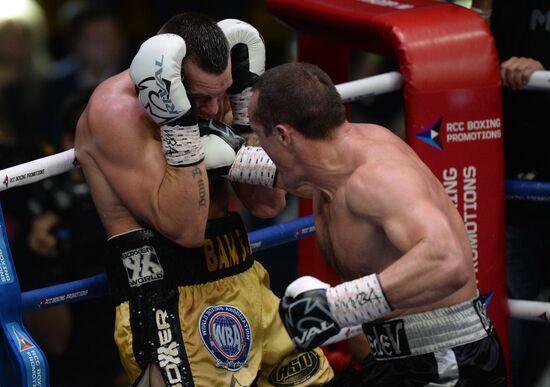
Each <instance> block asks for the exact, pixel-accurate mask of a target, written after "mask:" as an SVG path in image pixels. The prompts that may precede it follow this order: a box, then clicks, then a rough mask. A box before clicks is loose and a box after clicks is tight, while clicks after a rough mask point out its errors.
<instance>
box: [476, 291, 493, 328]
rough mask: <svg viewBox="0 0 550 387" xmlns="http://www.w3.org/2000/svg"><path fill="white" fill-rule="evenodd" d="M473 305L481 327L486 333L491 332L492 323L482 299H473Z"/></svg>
mask: <svg viewBox="0 0 550 387" xmlns="http://www.w3.org/2000/svg"><path fill="white" fill-rule="evenodd" d="M474 307H475V309H476V312H477V315H478V316H479V320H480V321H481V324H482V325H483V329H485V331H487V333H491V332H492V331H493V324H491V320H489V316H487V309H486V308H485V305H484V304H483V301H482V300H481V299H477V300H475V301H474Z"/></svg>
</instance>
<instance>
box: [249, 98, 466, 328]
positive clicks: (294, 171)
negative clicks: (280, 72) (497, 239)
mask: <svg viewBox="0 0 550 387" xmlns="http://www.w3.org/2000/svg"><path fill="white" fill-rule="evenodd" d="M256 105H257V92H255V93H254V94H253V96H252V99H251V102H250V117H254V109H255V108H256ZM252 127H253V129H254V131H255V133H257V134H258V136H259V139H260V142H261V144H262V146H263V148H264V149H265V151H266V152H267V153H268V154H269V156H270V157H271V158H272V160H273V161H274V162H275V164H277V167H278V171H279V183H280V185H281V186H284V187H285V188H286V189H287V190H289V191H290V192H293V193H296V194H299V195H301V196H306V197H311V198H312V199H313V208H314V217H315V226H316V228H317V233H316V237H317V241H318V245H319V248H320V252H321V254H322V255H323V257H324V258H325V259H326V260H327V261H328V262H329V263H330V264H331V266H332V267H333V268H334V269H335V270H336V271H337V273H338V274H339V275H340V276H341V277H342V279H343V280H344V281H348V280H352V279H356V278H359V277H362V276H365V275H367V274H371V273H380V282H381V284H382V287H383V289H384V293H385V295H386V297H387V299H388V301H389V302H390V304H391V305H392V307H393V308H394V309H395V310H394V311H393V312H392V313H391V315H388V316H386V317H385V318H390V317H394V316H396V315H405V314H411V313H417V312H420V311H425V310H431V309H434V308H439V307H443V306H447V305H452V304H457V303H460V302H463V301H466V300H468V299H471V298H473V297H474V296H475V294H476V283H475V276H474V268H473V261H472V253H471V249H470V244H469V240H468V236H467V234H466V231H465V228H464V224H463V222H462V219H461V217H460V214H459V213H458V211H457V210H456V208H455V207H454V205H453V203H452V201H451V200H450V199H449V197H448V195H447V193H446V192H445V190H444V188H443V186H442V185H441V184H440V182H439V181H438V180H437V178H436V177H435V176H434V175H433V174H432V173H431V172H430V170H429V168H428V167H427V166H426V165H425V164H424V163H423V162H422V161H421V160H420V158H419V157H418V156H417V155H416V154H415V153H414V151H413V150H412V149H411V148H409V147H408V146H407V145H406V144H405V143H404V142H403V141H402V140H401V139H399V138H398V137H397V136H396V135H394V134H393V133H391V132H390V131H389V130H387V129H385V128H383V127H380V126H377V125H370V124H354V123H350V122H347V121H345V122H344V123H343V124H342V125H341V126H340V127H338V128H337V130H336V132H335V134H334V135H333V136H332V138H330V139H329V140H310V139H306V138H305V137H304V136H302V135H301V134H300V133H299V132H297V131H296V130H295V129H294V128H292V127H291V126H289V125H286V124H279V125H277V126H276V127H275V128H273V132H272V134H271V135H269V136H266V134H265V131H264V128H262V127H261V126H260V125H259V124H258V123H256V122H252Z"/></svg>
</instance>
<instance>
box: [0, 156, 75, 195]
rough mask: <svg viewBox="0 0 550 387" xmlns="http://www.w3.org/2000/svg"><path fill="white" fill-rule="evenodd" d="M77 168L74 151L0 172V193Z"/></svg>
mask: <svg viewBox="0 0 550 387" xmlns="http://www.w3.org/2000/svg"><path fill="white" fill-rule="evenodd" d="M77 166H78V161H77V160H76V157H75V154H74V149H69V150H66V151H64V152H61V153H56V154H53V155H51V156H46V157H42V158H40V159H36V160H33V161H29V162H27V163H23V164H19V165H16V166H13V167H9V168H6V169H2V170H0V178H1V181H0V191H5V190H7V189H8V188H13V187H17V186H20V185H26V184H31V183H35V182H37V181H40V180H43V179H47V178H48V177H52V176H56V175H59V174H61V173H64V172H68V171H70V170H71V169H73V168H75V167H77Z"/></svg>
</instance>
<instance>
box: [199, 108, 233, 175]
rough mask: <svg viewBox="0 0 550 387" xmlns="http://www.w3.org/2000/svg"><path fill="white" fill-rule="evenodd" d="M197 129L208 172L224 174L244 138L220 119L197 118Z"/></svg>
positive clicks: (226, 172) (231, 163)
mask: <svg viewBox="0 0 550 387" xmlns="http://www.w3.org/2000/svg"><path fill="white" fill-rule="evenodd" d="M199 131H200V134H201V141H202V147H203V149H204V163H205V166H206V170H207V171H208V173H212V174H217V175H222V176H226V175H227V174H228V173H229V170H230V169H231V166H232V165H233V162H234V161H235V156H236V155H237V152H238V151H239V149H241V147H242V146H243V145H244V138H242V137H241V136H239V135H238V134H236V133H235V132H234V131H233V130H232V129H231V127H230V126H229V125H226V124H225V123H223V122H221V121H216V120H207V119H204V118H199Z"/></svg>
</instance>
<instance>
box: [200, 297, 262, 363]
mask: <svg viewBox="0 0 550 387" xmlns="http://www.w3.org/2000/svg"><path fill="white" fill-rule="evenodd" d="M199 332H200V335H201V339H202V342H203V343H204V345H205V347H206V348H207V349H208V351H209V352H210V353H211V354H212V356H213V357H214V359H215V360H216V367H218V368H225V369H227V370H229V371H238V370H239V369H241V368H242V367H248V354H249V353H250V347H251V345H252V331H251V329H250V323H249V322H248V319H247V318H246V316H245V315H244V314H243V313H242V312H241V311H240V310H239V309H237V308H235V307H234V306H231V305H217V306H209V307H208V308H206V309H205V310H204V311H203V312H202V314H201V316H200V319H199Z"/></svg>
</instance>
